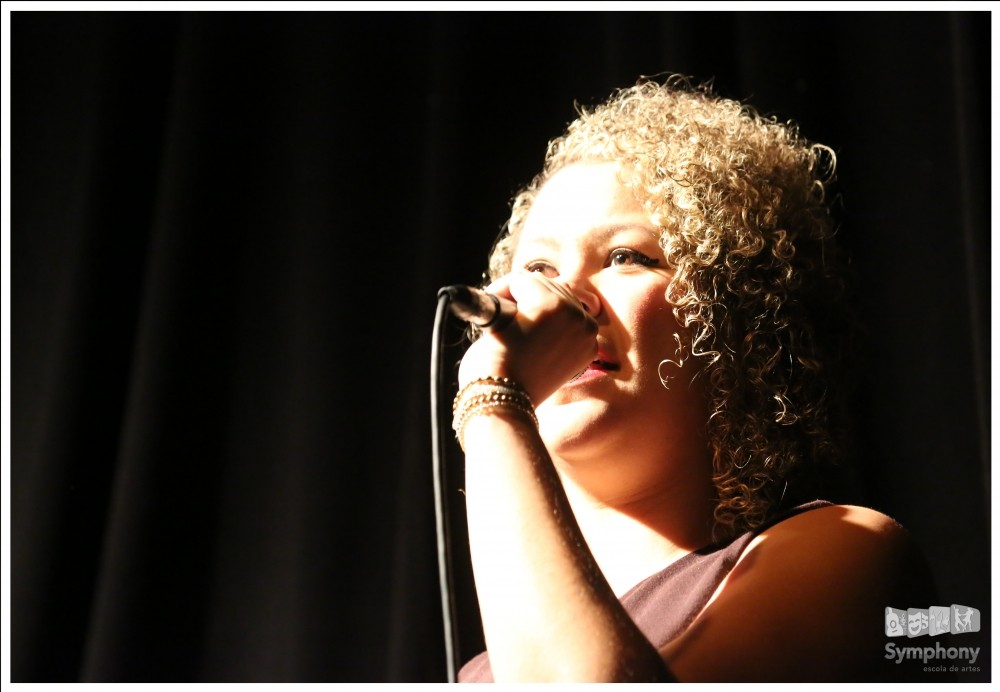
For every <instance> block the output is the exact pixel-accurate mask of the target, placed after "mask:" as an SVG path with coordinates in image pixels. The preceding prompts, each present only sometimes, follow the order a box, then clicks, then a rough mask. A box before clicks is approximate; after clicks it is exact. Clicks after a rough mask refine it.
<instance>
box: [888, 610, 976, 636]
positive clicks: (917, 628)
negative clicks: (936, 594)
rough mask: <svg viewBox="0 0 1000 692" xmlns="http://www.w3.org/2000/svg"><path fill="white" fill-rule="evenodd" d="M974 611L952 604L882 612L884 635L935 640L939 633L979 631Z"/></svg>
mask: <svg viewBox="0 0 1000 692" xmlns="http://www.w3.org/2000/svg"><path fill="white" fill-rule="evenodd" d="M980 622H981V618H980V613H979V609H978V608H972V607H970V606H964V605H958V604H952V605H951V606H950V607H949V606H931V607H930V608H907V609H906V610H903V609H902V608H891V607H887V608H886V609H885V636H887V637H909V638H910V639H912V638H913V637H922V636H924V635H925V634H926V635H930V636H932V637H935V636H937V635H939V634H945V633H950V634H965V633H968V632H978V631H979V628H980Z"/></svg>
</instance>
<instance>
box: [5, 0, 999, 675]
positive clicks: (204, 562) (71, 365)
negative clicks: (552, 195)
mask: <svg viewBox="0 0 1000 692" xmlns="http://www.w3.org/2000/svg"><path fill="white" fill-rule="evenodd" d="M11 20H12V21H11V47H10V50H11V110H10V113H11V128H12V129H11V133H12V146H11V152H10V156H11V166H12V178H11V199H12V205H11V244H12V257H11V260H12V261H11V272H12V273H11V285H12V295H11V298H12V300H11V306H12V312H11V324H12V334H11V355H12V384H11V395H12V410H11V430H12V434H11V440H10V444H11V459H12V462H11V474H10V482H11V493H10V497H11V523H10V527H11V541H12V543H11V546H12V548H11V558H12V562H11V582H10V583H11V604H10V606H11V607H10V609H9V611H8V612H9V613H10V618H11V628H12V641H11V651H12V659H11V660H12V676H13V680H14V681H15V682H17V681H61V680H65V681H151V682H155V681H238V682H240V681H241V682H259V681H287V682H299V681H320V682H339V681H435V680H443V679H444V670H445V669H444V654H443V645H442V643H441V641H442V634H441V632H442V625H441V615H440V605H439V603H440V599H439V595H438V590H437V579H438V577H437V567H436V553H435V543H434V522H433V502H432V499H433V498H432V490H431V487H432V486H431V482H432V481H431V461H430V458H431V444H430V404H429V394H428V389H429V375H428V370H429V362H430V347H431V328H432V323H433V316H434V309H435V296H436V292H437V289H438V288H439V287H440V286H442V285H446V284H452V283H477V282H478V281H479V279H480V276H481V271H482V270H483V269H484V268H485V257H486V253H487V251H488V249H489V247H490V245H491V243H492V241H493V238H494V236H495V235H496V233H497V231H498V230H499V229H500V226H501V224H502V223H503V221H504V219H505V218H506V213H507V203H508V200H509V198H510V197H511V196H512V194H513V193H514V192H515V190H516V188H517V187H518V186H519V185H521V184H523V183H525V182H527V181H528V180H529V178H530V177H531V176H532V175H533V174H534V172H535V171H536V169H537V168H538V166H539V164H540V161H541V157H542V154H543V152H544V148H545V144H546V141H547V140H548V139H549V138H551V137H553V136H555V135H557V134H558V133H559V132H560V130H561V128H562V127H563V126H564V125H565V124H566V123H567V122H568V121H569V120H571V119H572V118H573V117H574V111H573V102H574V100H577V101H580V102H582V103H594V102H596V101H598V100H600V99H602V98H603V97H605V96H606V95H607V94H608V93H610V91H611V90H612V89H613V88H615V87H619V86H627V85H629V84H632V83H634V82H635V80H636V79H637V78H638V77H639V76H640V75H651V74H658V73H663V72H680V73H685V74H689V75H692V76H694V77H696V78H697V79H699V80H701V79H707V78H712V77H714V79H715V84H716V86H717V88H718V90H719V91H720V92H721V93H722V94H723V95H725V96H729V97H733V98H739V99H749V101H750V102H751V103H753V104H754V105H755V106H757V108H758V109H759V110H761V111H764V112H765V113H770V114H775V115H777V116H778V117H779V118H781V119H795V120H796V121H797V122H799V123H801V125H802V127H803V131H804V133H805V134H806V135H807V136H808V137H809V138H811V139H813V140H817V141H820V142H823V143H825V144H828V145H830V146H831V147H833V148H834V149H835V150H836V152H837V154H838V156H839V180H840V187H839V190H840V192H841V193H842V195H843V196H842V203H840V204H839V205H838V215H839V218H840V219H841V223H842V230H841V239H842V241H843V243H844V244H845V246H846V247H847V248H848V249H849V251H850V252H851V254H852V255H853V257H854V268H855V269H856V271H857V274H858V277H859V286H858V288H859V295H860V300H859V306H858V307H859V309H860V314H861V316H862V318H863V320H864V323H865V327H866V330H867V334H868V340H867V341H866V342H865V347H864V348H865V351H864V356H865V360H864V366H863V368H862V372H861V373H859V374H860V375H861V378H860V379H861V383H862V386H861V388H860V390H859V393H858V396H857V400H856V402H855V410H856V413H857V415H856V420H857V424H858V435H859V443H860V444H859V445H858V448H859V454H858V478H859V483H860V484H859V488H858V494H857V498H856V500H857V501H858V502H862V503H865V504H869V505H871V506H874V507H877V508H879V509H881V510H883V511H885V512H887V513H889V514H891V515H892V516H894V517H896V518H897V519H899V520H900V521H901V522H903V523H904V524H905V525H906V526H908V527H909V528H910V529H911V531H912V532H913V534H914V535H915V537H916V538H917V540H918V541H919V542H920V543H921V545H922V546H923V548H924V551H925V553H926V554H927V557H928V559H929V561H930V563H931V566H932V568H933V570H934V574H935V577H936V579H937V582H938V587H939V591H940V599H939V602H940V604H950V603H959V604H963V605H969V606H973V607H977V608H979V609H980V610H981V611H982V613H983V629H984V632H983V634H982V636H981V637H980V638H979V639H978V640H977V639H975V636H974V635H965V637H966V638H961V637H955V636H954V635H951V636H952V637H953V642H954V644H955V645H970V644H972V643H974V641H978V642H980V643H983V644H984V651H983V652H982V654H981V655H980V659H979V661H978V665H979V666H980V667H981V671H982V672H981V673H980V674H979V675H973V676H963V678H962V679H979V680H987V679H989V677H990V672H989V671H990V651H989V637H988V634H989V630H990V628H991V622H990V620H989V614H990V499H991V498H990V432H989V420H990V358H989V352H990V349H989V347H990V321H989V314H990V305H989V302H990V295H989V280H990V279H989V275H990V260H989V255H990V235H989V218H990V217H989V211H990V206H989V197H988V195H989V181H990V157H989V146H990V126H989V103H990V101H989V96H990V91H989V89H990V66H989V58H990V15H989V13H973V14H963V13H958V14H953V13H906V12H892V13H879V12H869V13H821V12H809V13H802V14H799V13H775V12H772V13H747V14H743V13H728V12H713V13H696V14H684V13H600V12H597V13H582V14H577V13H546V12H537V13H493V12H478V13H427V12H408V13H395V12H382V13H320V14H313V13H307V12H294V13H269V12H257V13H246V14H243V13H212V12H204V13H192V14H187V13H125V12H120V13H115V12H103V13H60V12H55V13H49V12H46V13H33V12H20V11H17V12H13V13H12V17H11ZM457 337H458V328H457V327H455V326H454V325H452V326H451V327H450V328H449V338H450V340H451V341H453V342H454V341H456V340H457ZM458 352H459V350H458V349H449V356H448V358H449V359H453V358H455V357H457V355H458ZM449 362H451V361H449ZM450 396H451V393H448V394H446V395H445V399H446V400H450ZM449 458H450V459H451V463H452V464H453V465H459V461H458V459H457V448H455V447H454V446H452V448H451V457H449ZM459 485H460V479H458V480H455V481H454V483H453V486H454V487H452V488H449V489H448V494H449V498H450V502H451V503H452V507H453V510H454V511H455V512H456V513H458V514H457V516H456V524H457V527H456V529H455V531H456V540H457V541H458V542H459V543H461V540H462V538H463V535H462V530H461V515H460V512H461V510H462V507H461V495H460V494H459V493H458V491H457V487H458V486H459ZM459 552H461V551H460V550H459ZM459 557H460V558H461V557H462V556H461V555H459ZM458 579H459V600H460V606H461V607H460V616H461V621H462V627H461V629H462V639H461V650H462V653H463V657H464V658H468V657H469V656H471V655H472V654H473V653H475V652H476V651H477V650H478V648H479V646H480V645H481V634H480V632H479V629H478V627H479V624H478V613H477V612H476V610H475V605H474V601H473V596H472V590H471V585H470V581H469V575H468V572H467V567H466V566H465V565H464V564H459V567H458ZM887 605H893V606H896V607H903V608H906V607H927V606H929V605H935V604H887ZM872 617H873V618H877V619H881V617H882V614H881V613H873V614H872ZM817 626H821V623H817ZM948 636H949V635H946V636H945V637H944V638H943V640H946V639H947V638H948ZM928 641H929V640H928ZM933 679H934V677H933V675H932V674H928V680H929V681H931V680H933Z"/></svg>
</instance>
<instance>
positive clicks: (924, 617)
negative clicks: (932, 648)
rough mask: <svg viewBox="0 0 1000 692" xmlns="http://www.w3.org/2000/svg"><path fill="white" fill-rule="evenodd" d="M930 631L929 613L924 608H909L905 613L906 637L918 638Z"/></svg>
mask: <svg viewBox="0 0 1000 692" xmlns="http://www.w3.org/2000/svg"><path fill="white" fill-rule="evenodd" d="M929 631H930V613H928V611H927V609H926V608H910V609H908V610H907V611H906V636H907V637H911V638H912V637H919V636H921V635H923V634H927V633H928V632H929Z"/></svg>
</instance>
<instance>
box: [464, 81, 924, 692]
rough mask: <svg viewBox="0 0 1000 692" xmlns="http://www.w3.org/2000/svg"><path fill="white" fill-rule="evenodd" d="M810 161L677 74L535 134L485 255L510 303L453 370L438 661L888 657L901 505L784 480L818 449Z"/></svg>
mask: <svg viewBox="0 0 1000 692" xmlns="http://www.w3.org/2000/svg"><path fill="white" fill-rule="evenodd" d="M832 168H833V156H832V153H831V152H830V151H829V150H827V149H825V148H823V147H820V146H814V145H810V144H809V143H807V142H805V141H804V140H802V139H801V138H800V137H799V136H798V134H797V132H796V130H795V129H794V128H792V127H789V126H786V125H783V124H779V123H776V122H773V121H771V120H767V119H764V118H761V117H759V116H758V115H757V114H755V113H754V112H753V111H751V110H750V109H748V108H745V107H743V106H741V105H740V104H738V103H735V102H732V101H728V100H725V99H721V98H719V97H717V96H715V95H714V94H712V93H711V91H710V90H709V89H708V88H704V87H703V88H694V87H690V86H688V85H687V84H686V83H684V82H683V81H682V80H670V81H668V83H667V84H665V85H660V84H657V83H655V82H650V81H645V82H641V83H640V84H638V85H637V86H635V87H633V88H631V89H627V90H623V91H621V92H619V93H617V94H615V95H614V96H613V97H612V98H611V99H610V100H609V101H608V102H607V103H605V104H603V105H601V106H600V107H598V108H596V109H594V110H593V111H583V112H581V116H580V118H579V119H577V120H576V121H575V122H574V123H572V124H571V125H570V127H569V129H568V130H567V132H566V134H565V135H564V136H562V137H561V138H559V139H557V140H555V141H553V142H552V143H550V145H549V149H548V152H547V156H546V161H545V166H544V169H543V171H542V173H541V174H540V175H539V176H537V177H536V179H535V180H534V181H533V182H532V183H531V184H530V185H529V186H528V187H527V189H525V190H524V191H523V192H522V193H521V194H520V195H519V196H518V197H517V198H516V199H515V202H514V205H513V210H512V215H511V219H510V222H509V224H508V231H507V234H506V235H505V236H503V237H502V238H501V239H500V240H499V241H498V243H497V245H496V247H495V248H494V251H493V253H492V256H491V258H490V271H491V278H492V279H493V283H492V284H491V285H490V286H489V287H488V290H489V291H491V292H493V293H496V294H498V295H500V296H503V297H506V298H509V299H511V300H513V301H515V302H516V303H517V308H518V314H517V317H516V320H515V322H514V323H512V324H511V325H509V326H508V327H506V328H504V329H502V330H499V331H495V332H490V333H487V334H484V335H483V336H482V337H481V338H479V339H478V340H476V341H475V342H474V343H473V344H472V346H471V347H470V348H469V350H468V352H467V353H466V355H465V357H464V359H463V361H462V365H461V369H460V374H459V385H460V391H459V394H458V396H457V397H456V400H455V419H454V427H455V429H456V433H457V435H458V438H459V441H460V443H461V444H462V446H463V449H464V451H465V454H466V493H467V502H468V521H469V533H470V541H471V551H472V561H473V569H474V574H475V579H476V589H477V593H478V597H479V601H480V606H481V613H482V618H483V625H484V631H485V636H486V644H487V649H488V655H487V654H484V655H481V656H480V657H477V658H476V659H474V660H473V661H472V662H470V663H469V664H468V665H467V666H465V668H463V671H462V673H461V674H460V680H490V679H493V678H495V679H496V680H498V681H517V680H525V681H535V680H538V681H544V680H583V681H626V680H637V681H654V680H672V679H676V680H681V681H702V680H743V681H781V680H789V681H792V680H794V681H798V680H835V679H866V678H876V677H881V676H882V675H884V674H888V673H891V672H892V670H891V666H888V667H887V663H888V662H887V661H885V660H884V658H883V654H884V644H885V639H884V633H883V629H882V627H883V622H882V616H883V613H884V612H885V607H886V606H887V605H890V604H900V607H908V606H912V607H923V606H920V604H921V603H924V602H925V601H926V602H929V601H930V599H931V598H932V596H931V595H930V594H929V593H928V592H926V591H924V590H922V587H921V586H920V584H921V583H922V582H921V580H919V579H916V578H915V575H916V574H917V571H916V570H917V567H916V561H915V560H916V555H915V551H914V550H913V549H912V547H911V546H910V543H909V541H908V538H907V535H906V533H905V531H904V530H903V529H902V528H901V527H900V526H899V525H898V524H896V523H895V522H894V521H893V520H892V519H890V518H889V517H887V516H885V515H883V514H880V513H878V512H876V511H874V510H871V509H866V508H862V507H852V506H839V505H832V504H829V503H822V502H817V503H811V504H805V505H794V504H793V503H792V502H791V498H792V497H796V498H803V497H810V496H809V493H810V492H811V488H812V485H811V479H812V476H813V475H815V474H813V471H814V470H815V469H817V468H821V467H823V466H824V465H825V464H827V463H829V462H834V461H837V457H838V455H839V454H840V453H841V451H840V449H839V444H838V442H839V439H840V430H839V427H838V425H839V423H838V415H839V413H840V411H839V406H838V399H837V398H836V397H835V396H834V395H833V392H834V386H835V385H837V384H838V383H839V380H840V377H839V376H838V374H837V372H836V370H835V369H834V366H835V364H836V362H837V356H838V354H839V350H838V347H837V346H835V345H834V340H833V339H832V337H834V336H836V334H837V333H838V332H837V330H838V329H839V325H838V323H837V319H836V318H837V316H838V314H839V313H840V310H839V308H838V306H839V305H841V304H842V302H843V301H842V296H841V291H840V283H839V282H838V280H837V278H836V276H837V275H836V271H835V269H836V267H835V262H834V260H835V252H834V248H833V246H832V243H831V242H830V237H831V235H832V231H833V228H832V223H831V220H830V216H829V214H828V211H827V209H826V207H825V204H824V189H825V183H827V182H828V181H829V180H830V178H831V177H832ZM812 497H813V498H815V497H816V496H815V495H812Z"/></svg>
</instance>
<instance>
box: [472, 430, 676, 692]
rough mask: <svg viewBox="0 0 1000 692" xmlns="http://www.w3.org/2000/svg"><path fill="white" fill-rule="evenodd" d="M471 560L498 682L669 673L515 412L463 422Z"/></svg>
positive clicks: (608, 678)
mask: <svg viewBox="0 0 1000 692" xmlns="http://www.w3.org/2000/svg"><path fill="white" fill-rule="evenodd" d="M465 443H466V492H467V496H468V515H469V533H470V541H471V549H472V562H473V568H474V572H475V578H476V589H477V592H478V594H479V601H480V608H481V612H482V617H483V623H484V629H485V634H486V643H487V648H488V650H489V652H490V661H491V666H492V668H493V673H494V676H495V678H496V679H497V680H498V681H518V680H519V681H547V680H554V681H561V680H579V681H592V682H601V681H627V680H639V681H656V680H666V679H668V677H669V676H668V673H667V670H666V667H665V665H664V663H663V661H662V659H661V658H660V656H659V654H658V652H657V651H656V649H655V648H654V647H653V646H652V645H651V644H650V643H649V641H648V640H647V639H646V638H645V637H644V636H643V635H642V633H641V632H640V631H639V630H638V628H637V627H636V626H635V624H634V623H633V622H632V620H631V619H630V618H629V616H628V615H627V614H626V613H625V611H624V609H623V608H622V606H621V604H620V603H619V602H618V599H617V598H616V597H615V595H614V593H613V592H612V590H611V587H610V586H609V585H608V583H607V581H606V580H605V578H604V576H603V575H602V574H601V571H600V569H599V568H598V566H597V563H596V562H595V560H594V558H593V556H592V555H591V553H590V551H589V549H588V548H587V545H586V542H585V541H584V539H583V536H582V534H581V532H580V529H579V527H578V526H577V523H576V520H575V519H574V516H573V513H572V510H571V509H570V505H569V501H568V500H567V498H566V494H565V492H564V491H563V488H562V485H561V483H560V480H559V476H558V474H557V472H556V469H555V467H554V465H553V463H552V460H551V458H550V457H549V455H548V453H547V451H546V449H545V447H544V445H543V444H542V441H541V438H540V437H539V436H538V433H537V431H536V430H535V429H534V427H533V426H532V425H531V424H530V423H529V422H528V421H527V419H526V418H525V417H523V416H522V415H521V414H519V413H518V412H516V411H498V412H496V413H494V414H492V415H482V416H476V417H475V418H473V419H472V420H470V421H469V422H468V425H467V426H466V431H465Z"/></svg>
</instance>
